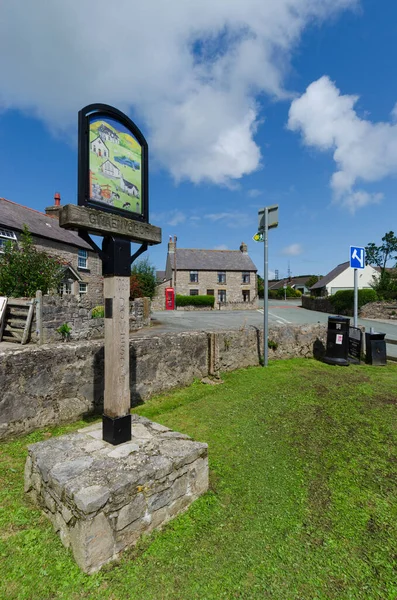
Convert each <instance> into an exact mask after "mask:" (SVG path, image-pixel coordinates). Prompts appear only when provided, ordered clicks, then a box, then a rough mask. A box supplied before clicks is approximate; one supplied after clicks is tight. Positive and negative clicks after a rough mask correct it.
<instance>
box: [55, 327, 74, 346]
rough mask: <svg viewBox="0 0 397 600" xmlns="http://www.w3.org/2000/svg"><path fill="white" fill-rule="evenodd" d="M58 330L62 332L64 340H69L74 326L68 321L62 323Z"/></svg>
mask: <svg viewBox="0 0 397 600" xmlns="http://www.w3.org/2000/svg"><path fill="white" fill-rule="evenodd" d="M57 332H58V333H60V334H61V336H62V339H63V341H64V342H68V341H69V340H70V334H71V332H72V328H71V327H70V325H68V324H67V323H62V325H61V326H60V327H58V329H57Z"/></svg>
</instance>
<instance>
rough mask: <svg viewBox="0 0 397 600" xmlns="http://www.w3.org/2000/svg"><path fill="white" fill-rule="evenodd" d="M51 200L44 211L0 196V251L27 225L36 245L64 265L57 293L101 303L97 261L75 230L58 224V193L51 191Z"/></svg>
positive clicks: (100, 275)
mask: <svg viewBox="0 0 397 600" xmlns="http://www.w3.org/2000/svg"><path fill="white" fill-rule="evenodd" d="M54 200H55V204H54V205H53V206H49V207H48V208H46V213H45V214H44V213H41V212H39V211H37V210H34V209H32V208H28V207H27V206H22V205H21V204H16V203H15V202H11V201H10V200H6V199H5V198H0V253H1V252H3V251H4V246H5V243H6V242H7V241H14V242H16V243H18V240H19V239H20V236H21V232H22V230H23V226H24V225H27V227H28V228H29V231H30V233H31V234H32V239H33V242H34V244H35V246H36V248H37V249H38V250H41V251H44V252H47V253H48V254H51V255H52V256H56V257H57V258H60V260H61V261H62V263H63V264H64V266H65V267H64V277H63V281H62V284H61V287H60V289H59V292H60V294H62V295H74V296H84V297H86V298H87V301H88V300H89V301H90V302H92V304H93V305H95V304H103V277H102V263H101V260H100V258H99V256H98V254H97V253H96V252H94V251H93V250H92V248H91V246H90V245H89V244H88V243H87V242H85V241H84V240H82V239H81V238H79V236H78V235H77V233H75V232H74V231H68V230H66V229H62V228H61V227H60V226H59V223H58V212H59V210H60V195H59V194H55V197H54Z"/></svg>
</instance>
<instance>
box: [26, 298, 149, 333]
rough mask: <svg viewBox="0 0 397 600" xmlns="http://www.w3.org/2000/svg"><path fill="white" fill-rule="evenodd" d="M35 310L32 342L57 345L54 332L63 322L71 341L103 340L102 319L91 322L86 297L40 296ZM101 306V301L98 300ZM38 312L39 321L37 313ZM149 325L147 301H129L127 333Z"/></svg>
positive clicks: (90, 308) (89, 307)
mask: <svg viewBox="0 0 397 600" xmlns="http://www.w3.org/2000/svg"><path fill="white" fill-rule="evenodd" d="M41 303H42V304H41V307H40V304H38V305H37V307H36V318H35V321H34V323H33V327H32V331H33V332H34V333H33V335H32V341H34V342H37V343H38V342H41V343H43V344H47V343H51V342H59V341H60V340H61V335H60V334H59V333H58V332H57V329H58V328H59V327H60V326H61V325H63V324H64V323H66V324H68V325H69V326H70V328H71V334H70V339H71V340H91V339H99V338H103V337H104V331H105V329H104V327H105V325H104V319H103V318H99V319H93V318H92V309H93V308H94V306H95V304H93V302H92V300H91V298H89V297H87V296H82V297H78V296H62V297H61V296H43V297H42V300H41ZM102 304H103V299H102ZM38 311H41V315H42V316H41V332H40V320H39V318H38V315H37V312H38ZM149 323H150V300H149V299H148V298H137V299H136V300H133V301H131V302H130V331H137V330H138V329H141V328H142V327H147V326H148V325H149Z"/></svg>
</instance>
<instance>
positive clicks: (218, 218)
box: [204, 211, 256, 228]
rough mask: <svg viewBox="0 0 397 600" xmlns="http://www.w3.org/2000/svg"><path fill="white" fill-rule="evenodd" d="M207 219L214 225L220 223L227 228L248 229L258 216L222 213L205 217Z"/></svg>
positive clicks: (233, 212) (235, 212)
mask: <svg viewBox="0 0 397 600" xmlns="http://www.w3.org/2000/svg"><path fill="white" fill-rule="evenodd" d="M204 218H205V219H208V220H209V221H211V222H212V223H218V222H219V223H220V224H222V225H226V226H227V227H232V228H234V227H236V228H237V227H238V228H240V227H246V226H249V225H253V223H254V221H255V218H256V215H255V214H252V215H250V214H248V213H243V212H237V211H231V212H221V213H209V214H207V215H204Z"/></svg>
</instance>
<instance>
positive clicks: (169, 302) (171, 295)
mask: <svg viewBox="0 0 397 600" xmlns="http://www.w3.org/2000/svg"><path fill="white" fill-rule="evenodd" d="M174 309H175V291H174V288H166V289H165V310H174Z"/></svg>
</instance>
